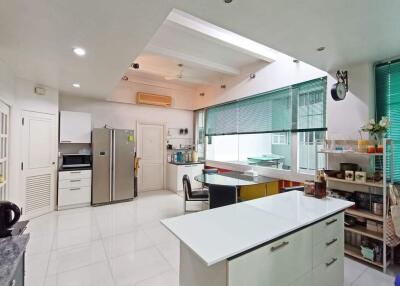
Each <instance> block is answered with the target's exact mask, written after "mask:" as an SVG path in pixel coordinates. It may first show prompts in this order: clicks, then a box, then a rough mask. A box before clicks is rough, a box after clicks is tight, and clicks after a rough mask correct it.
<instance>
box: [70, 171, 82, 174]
mask: <svg viewBox="0 0 400 286" xmlns="http://www.w3.org/2000/svg"><path fill="white" fill-rule="evenodd" d="M70 173H71V174H80V173H81V171H71V172H70Z"/></svg>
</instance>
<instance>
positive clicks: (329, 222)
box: [325, 218, 337, 225]
mask: <svg viewBox="0 0 400 286" xmlns="http://www.w3.org/2000/svg"><path fill="white" fill-rule="evenodd" d="M335 222H337V218H335V219H333V220H331V221H327V222H326V223H325V224H326V225H331V224H332V223H335Z"/></svg>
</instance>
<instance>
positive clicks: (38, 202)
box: [25, 174, 51, 213]
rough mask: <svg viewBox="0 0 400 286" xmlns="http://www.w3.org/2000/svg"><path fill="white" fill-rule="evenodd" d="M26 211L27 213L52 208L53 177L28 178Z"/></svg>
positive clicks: (48, 175) (47, 175)
mask: <svg viewBox="0 0 400 286" xmlns="http://www.w3.org/2000/svg"><path fill="white" fill-rule="evenodd" d="M25 183H26V190H25V194H26V195H25V196H26V197H25V210H26V212H27V213H30V212H33V211H37V210H40V209H43V208H45V207H50V206H51V204H50V191H51V175H50V174H46V175H39V176H32V177H28V178H26V182H25Z"/></svg>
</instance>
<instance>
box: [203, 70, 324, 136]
mask: <svg viewBox="0 0 400 286" xmlns="http://www.w3.org/2000/svg"><path fill="white" fill-rule="evenodd" d="M325 102H326V77H324V78H318V79H315V80H311V81H308V82H304V83H300V84H296V85H292V86H288V87H285V88H281V89H278V90H274V91H270V92H265V93H262V94H258V95H255V96H251V97H247V98H243V99H240V100H237V101H234V102H230V103H227V104H222V105H217V106H213V107H210V108H208V109H207V111H206V135H207V136H214V135H228V134H250V133H271V132H289V131H316V130H326V128H325V127H326V125H325V121H326V120H325V114H326V112H325V110H326V107H325V106H326V104H325Z"/></svg>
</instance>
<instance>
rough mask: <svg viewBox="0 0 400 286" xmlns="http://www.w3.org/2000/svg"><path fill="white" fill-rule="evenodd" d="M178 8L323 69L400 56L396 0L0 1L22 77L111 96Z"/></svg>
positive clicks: (0, 21) (0, 47)
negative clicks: (82, 51) (81, 53)
mask: <svg viewBox="0 0 400 286" xmlns="http://www.w3.org/2000/svg"><path fill="white" fill-rule="evenodd" d="M173 8H177V9H180V10H182V11H185V12H187V13H190V14H192V15H194V16H196V17H199V18H201V19H203V20H205V21H208V22H210V23H213V24H215V25H217V26H220V27H222V28H225V29H227V30H230V31H232V32H235V33H237V34H239V35H242V36H244V37H247V38H249V39H252V40H254V41H257V42H259V43H261V44H264V45H266V46H269V47H271V48H274V49H276V50H279V51H282V52H284V53H287V54H288V55H291V56H293V57H296V58H298V59H300V60H302V61H305V62H307V63H310V64H312V65H314V66H317V67H319V68H321V69H324V70H334V69H336V68H338V67H343V66H347V65H351V64H354V63H361V62H375V61H378V60H382V59H386V58H390V57H394V56H397V55H400V45H399V44H398V43H399V42H400V18H399V16H398V11H400V1H398V0H382V1H376V0H352V1H348V0H337V1H331V0H303V1H290V0H269V1H265V0H246V1H243V0H233V2H232V3H231V4H229V5H228V4H225V3H224V2H223V0H202V1H187V0H146V1H142V0H119V1H108V0H96V1H94V0H86V1H78V0H68V1H65V0H52V1H48V0H35V1H30V0H14V1H9V0H0V58H1V59H3V60H4V61H5V62H7V63H8V64H9V65H10V66H11V67H12V68H13V69H14V70H15V72H16V74H17V75H18V76H20V77H24V78H27V79H30V80H33V81H36V82H38V83H42V84H47V85H50V86H53V87H57V88H59V89H60V90H61V92H66V93H74V94H78V95H86V96H99V97H106V96H107V95H108V94H109V93H110V92H111V91H112V89H113V87H114V86H115V85H116V84H117V83H118V81H119V79H120V77H121V75H123V74H124V72H126V68H127V64H129V63H130V62H132V61H133V60H134V59H135V58H136V57H138V56H139V55H140V53H141V52H142V51H143V50H144V48H145V46H146V45H147V43H148V42H149V41H150V39H151V38H152V36H153V35H154V34H155V33H156V31H157V29H158V28H159V27H160V26H161V24H162V23H163V21H164V20H165V19H166V17H167V16H168V14H169V13H170V11H171V10H172V9H173ZM74 46H82V47H84V48H86V49H87V55H86V57H85V58H77V57H76V56H74V55H73V54H72V52H71V51H72V47H74ZM320 46H326V47H327V48H326V50H325V51H323V52H316V50H315V49H316V48H317V47H320ZM73 82H80V83H81V86H82V88H81V89H79V90H75V89H73V88H72V87H71V84H72V83H73Z"/></svg>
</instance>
